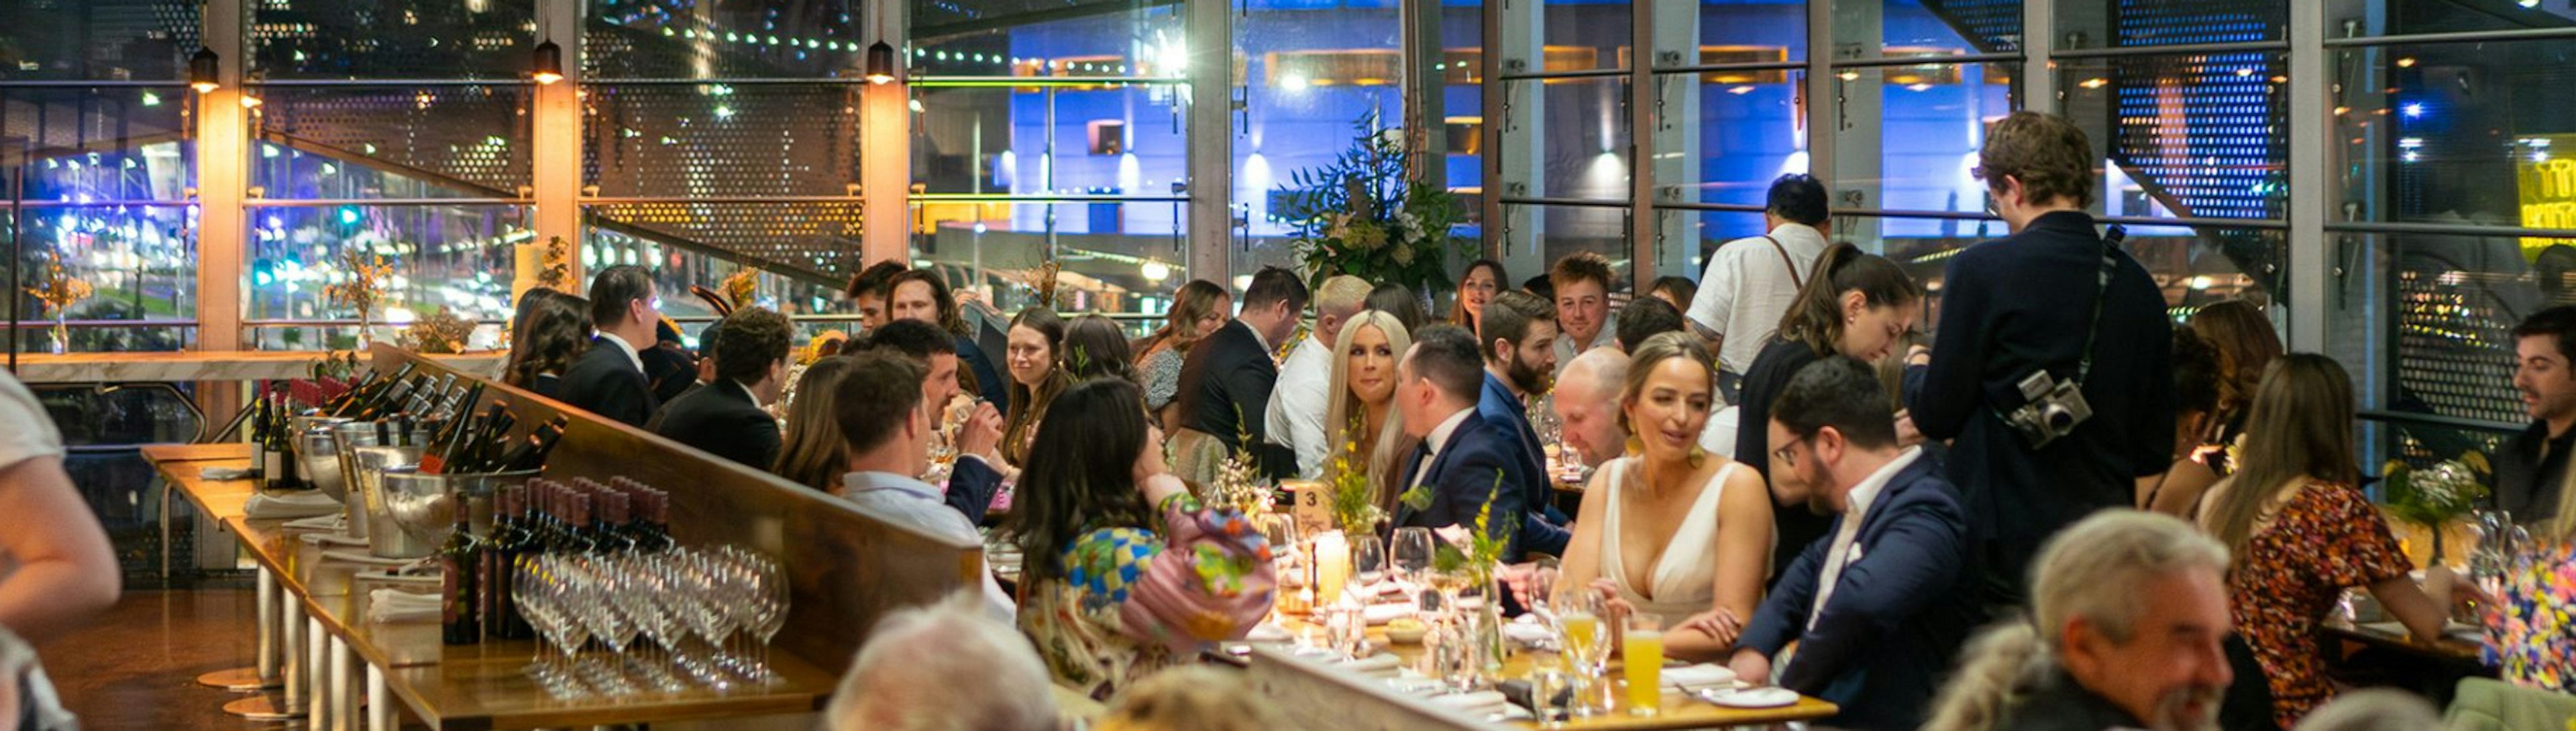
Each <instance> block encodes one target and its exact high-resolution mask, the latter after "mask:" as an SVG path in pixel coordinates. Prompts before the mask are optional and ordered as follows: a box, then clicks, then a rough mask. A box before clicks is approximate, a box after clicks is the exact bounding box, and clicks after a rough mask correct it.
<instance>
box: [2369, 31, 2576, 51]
mask: <svg viewBox="0 0 2576 731" xmlns="http://www.w3.org/2000/svg"><path fill="white" fill-rule="evenodd" d="M2557 38H2576V27H2565V28H2522V29H2516V30H2492V31H2459V32H2454V33H2416V34H2413V35H2399V36H2364V37H2356V38H2327V39H2325V42H2324V44H2323V45H2324V46H2325V47H2326V48H2367V47H2371V46H2403V45H2408V44H2415V43H2470V42H2477V41H2537V40H2550V39H2557Z"/></svg>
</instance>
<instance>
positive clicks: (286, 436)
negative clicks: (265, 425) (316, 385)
mask: <svg viewBox="0 0 2576 731" xmlns="http://www.w3.org/2000/svg"><path fill="white" fill-rule="evenodd" d="M276 402H277V405H276V408H275V409H272V410H271V411H270V412H269V414H270V417H271V420H270V422H269V437H270V438H271V439H274V440H276V444H277V447H276V449H277V475H276V476H274V477H271V478H270V482H271V484H273V485H275V486H276V487H277V488H278V489H281V490H307V489H311V488H312V485H309V484H306V483H305V481H304V475H303V474H302V473H303V470H302V469H301V468H302V467H303V465H301V464H299V463H297V461H296V459H295V440H296V439H297V437H298V435H297V434H296V433H295V418H294V417H293V416H292V414H293V413H294V412H293V410H292V409H290V408H288V406H287V402H286V395H285V394H277V395H276Z"/></svg>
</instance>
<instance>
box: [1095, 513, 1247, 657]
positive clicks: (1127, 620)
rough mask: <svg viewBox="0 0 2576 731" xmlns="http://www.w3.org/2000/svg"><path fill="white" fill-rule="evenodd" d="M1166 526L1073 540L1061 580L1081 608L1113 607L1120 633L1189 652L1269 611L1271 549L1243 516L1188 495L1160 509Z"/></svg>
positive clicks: (1239, 629)
mask: <svg viewBox="0 0 2576 731" xmlns="http://www.w3.org/2000/svg"><path fill="white" fill-rule="evenodd" d="M1163 513H1164V525H1165V526H1167V527H1168V530H1166V531H1165V532H1164V534H1163V535H1160V536H1157V535H1155V534H1154V533H1153V532H1152V531H1148V530H1145V529H1141V528H1104V529H1100V530H1095V531H1092V532H1090V533H1088V534H1085V535H1084V536H1083V537H1082V538H1081V539H1078V540H1076V541H1075V543H1074V546H1073V547H1072V549H1071V551H1070V552H1069V554H1068V555H1067V557H1066V560H1067V563H1068V566H1067V569H1068V570H1067V572H1066V578H1067V579H1068V580H1069V581H1070V582H1071V583H1073V585H1075V586H1077V587H1080V588H1081V589H1083V592H1082V593H1083V594H1084V595H1086V597H1087V599H1086V600H1085V603H1086V604H1089V605H1092V606H1086V607H1085V609H1095V608H1099V607H1100V606H1104V605H1112V604H1114V605H1116V606H1117V608H1118V622H1119V625H1120V626H1119V628H1118V629H1119V631H1120V632H1121V633H1122V634H1125V635H1127V636H1128V637H1130V638H1133V639H1135V640H1137V641H1140V642H1150V643H1156V644H1161V645H1163V646H1165V647H1169V648H1171V649H1173V650H1175V651H1186V650H1189V649H1192V648H1195V647H1197V646H1198V645H1199V644H1200V643H1205V642H1214V641H1217V640H1223V639H1229V638H1234V637H1241V636H1242V635H1243V633H1244V632H1246V631H1249V630H1250V629H1252V625H1254V624H1255V623H1258V622H1260V621H1261V617H1262V616H1263V615H1265V614H1268V613H1269V611H1270V606H1271V601H1272V600H1271V594H1272V589H1273V585H1272V576H1271V564H1270V547H1269V545H1268V544H1267V543H1265V542H1264V541H1263V539H1262V537H1261V532H1260V531H1258V530H1255V529H1254V528H1253V527H1252V524H1251V522H1250V521H1247V520H1245V519H1244V518H1243V515H1242V514H1241V513H1238V512H1235V511H1233V510H1230V509H1214V510H1211V509H1204V508H1201V507H1200V506H1199V504H1198V501H1196V500H1194V499H1191V498H1189V497H1188V496H1187V495H1182V496H1177V497H1175V498H1173V499H1172V500H1170V501H1168V502H1167V503H1166V504H1165V506H1164V511H1163Z"/></svg>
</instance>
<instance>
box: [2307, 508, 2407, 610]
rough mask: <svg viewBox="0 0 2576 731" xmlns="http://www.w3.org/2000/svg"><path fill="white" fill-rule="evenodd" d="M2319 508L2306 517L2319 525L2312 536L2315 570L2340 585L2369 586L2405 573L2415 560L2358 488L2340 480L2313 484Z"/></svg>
mask: <svg viewBox="0 0 2576 731" xmlns="http://www.w3.org/2000/svg"><path fill="white" fill-rule="evenodd" d="M2308 489H2310V490H2313V491H2318V492H2319V493H2320V494H2321V495H2322V496H2323V497H2322V500H2323V502H2322V504H2321V505H2320V507H2321V508H2322V509H2320V510H2318V511H2317V512H2315V513H2314V514H2312V516H2311V518H2312V519H2314V520H2317V521H2319V522H2320V523H2321V525H2318V526H2316V531H2315V535H2317V537H2319V538H2322V539H2324V540H2323V541H2321V542H2320V543H2321V544H2322V545H2318V546H2316V549H2317V551H2316V553H2315V554H2314V555H2315V557H2316V561H2317V575H2318V576H2320V577H2323V578H2324V579H2325V580H2326V581H2328V582H2330V583H2332V584H2334V585H2335V586H2341V587H2356V586H2369V585H2371V584H2376V583H2379V582H2382V581H2386V580H2389V579H2393V578H2398V577H2402V576H2405V575H2407V573H2408V572H2410V571H2412V570H2414V563H2413V562H2412V561H2409V560H2408V559H2407V558H2406V551H2405V549H2404V548H2402V547H2400V546H2399V545H2398V544H2397V537H2396V536H2395V535H2393V534H2390V533H2389V532H2388V521H2387V519H2385V518H2382V517H2380V514H2379V508H2377V507H2375V506H2373V505H2371V504H2370V501H2369V500H2367V499H2364V498H2362V496H2361V492H2360V491H2358V490H2355V489H2353V488H2351V487H2349V486H2344V485H2312V486H2310V487H2309V488H2308Z"/></svg>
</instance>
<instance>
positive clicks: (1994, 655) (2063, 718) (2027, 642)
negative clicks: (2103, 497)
mask: <svg viewBox="0 0 2576 731" xmlns="http://www.w3.org/2000/svg"><path fill="white" fill-rule="evenodd" d="M2030 566H2031V577H2030V598H2031V604H2030V609H2031V616H2030V617H2029V618H2027V619H2012V620H2007V621H2005V622H2003V623H2000V624H1997V625H1994V626H1993V627H1991V628H1989V629H1988V630H1986V632H1985V633H1984V634H1982V635H1979V636H1978V637H1977V639H1975V640H1973V641H1971V642H1969V643H1968V647H1967V649H1966V650H1965V651H1964V652H1963V653H1962V660H1961V664H1960V666H1959V669H1958V671H1957V674H1956V675H1954V676H1953V677H1952V678H1951V681H1950V684H1949V685H1948V687H1946V688H1944V689H1942V691H1941V697H1940V699H1939V700H1937V701H1935V702H1934V703H1933V705H1932V708H1933V710H1932V720H1931V722H1930V723H1927V724H1925V725H1924V728H1925V729H1929V730H1930V731H1990V730H1991V731H2100V730H2102V729H2115V728H2121V729H2126V728H2143V729H2154V730H2155V731H2205V730H2207V729H2215V728H2217V718H2218V707H2219V701H2220V699H2221V697H2222V696H2224V695H2225V694H2226V692H2227V685H2228V683H2229V682H2230V681H2231V680H2232V679H2233V677H2234V676H2233V674H2232V673H2231V672H2229V670H2228V665H2227V655H2226V653H2225V652H2224V650H2222V649H2221V647H2220V645H2221V643H2222V642H2224V641H2225V640H2226V638H2227V633H2228V627H2229V621H2228V616H2227V579H2226V578H2225V577H2226V572H2227V548H2226V547H2225V546H2221V545H2219V544H2218V542H2217V541H2216V540H2213V539H2211V538H2210V537H2209V536H2206V535H2203V534H2201V532H2200V531H2199V530H2198V529H2196V528H2193V527H2192V526H2191V524H2189V523H2184V522H2182V521H2181V520H2180V519H2177V518H2173V517H2169V516H2164V515H2157V514H2154V513H2145V512H2139V511H2135V510H2126V509H2113V510H2104V511H2100V512H2097V513H2094V514H2093V515H2092V517H2088V518H2085V519H2083V520H2081V521H2078V522H2076V523H2075V524H2074V525H2073V526H2070V527H2068V528H2067V529H2066V530H2063V531H2059V532H2058V533H2057V535H2056V536H2055V537H2054V538H2051V539H2049V541H2048V542H2047V544H2046V545H2044V546H2043V547H2042V548H2041V549H2040V552H2039V555H2038V556H2037V557H2036V558H2034V559H2033V560H2032V561H2031V564H2030Z"/></svg>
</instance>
